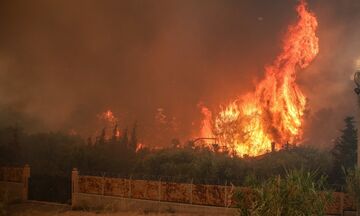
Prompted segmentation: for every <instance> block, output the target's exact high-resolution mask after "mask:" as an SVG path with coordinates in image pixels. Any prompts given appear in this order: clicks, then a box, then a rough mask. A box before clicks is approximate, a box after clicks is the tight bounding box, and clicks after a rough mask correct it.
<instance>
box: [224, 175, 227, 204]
mask: <svg viewBox="0 0 360 216" xmlns="http://www.w3.org/2000/svg"><path fill="white" fill-rule="evenodd" d="M226 188H227V180H226V181H225V187H224V192H225V196H224V206H225V208H227V190H226Z"/></svg>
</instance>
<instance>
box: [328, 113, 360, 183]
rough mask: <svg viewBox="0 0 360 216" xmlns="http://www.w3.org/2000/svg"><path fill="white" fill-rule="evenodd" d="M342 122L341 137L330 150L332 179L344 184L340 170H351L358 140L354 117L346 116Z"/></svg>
mask: <svg viewBox="0 0 360 216" xmlns="http://www.w3.org/2000/svg"><path fill="white" fill-rule="evenodd" d="M344 121H345V128H344V129H343V130H341V132H342V135H341V136H340V137H338V138H337V139H336V140H335V146H334V148H333V149H332V150H331V153H332V156H333V160H334V165H333V175H334V176H333V178H334V181H335V182H336V183H344V182H345V178H344V177H345V176H344V174H343V172H342V168H345V169H353V168H354V166H355V165H356V158H357V157H356V156H357V139H358V138H357V129H356V128H355V126H354V123H355V121H354V117H351V116H348V117H346V118H345V119H344Z"/></svg>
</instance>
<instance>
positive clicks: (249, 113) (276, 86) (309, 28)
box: [201, 1, 319, 156]
mask: <svg viewBox="0 0 360 216" xmlns="http://www.w3.org/2000/svg"><path fill="white" fill-rule="evenodd" d="M296 10H297V13H298V21H297V23H296V24H294V25H291V26H289V28H288V31H287V34H286V36H285V39H284V41H283V49H282V52H281V53H280V55H279V56H277V58H276V59H275V61H274V62H273V64H272V65H270V66H267V67H266V68H265V78H264V79H263V80H262V81H261V82H260V83H259V84H258V85H257V86H256V89H255V92H253V93H249V94H247V95H245V96H242V97H239V98H237V99H236V100H234V101H233V102H231V103H230V104H229V105H227V106H225V107H222V108H221V111H220V112H219V113H218V114H217V115H216V116H214V119H213V125H212V130H211V132H209V129H208V128H205V129H204V128H202V130H201V132H202V133H201V136H203V137H216V138H217V140H218V142H219V143H218V144H220V146H221V149H226V151H229V152H230V153H232V154H235V155H238V156H244V155H249V156H255V155H260V154H263V153H266V152H268V151H270V150H271V145H272V143H276V148H280V147H281V146H282V145H283V144H285V143H292V144H294V143H296V142H298V141H300V140H301V137H302V134H303V132H302V126H303V116H304V111H305V106H306V98H305V96H304V94H303V93H302V92H301V90H300V88H299V87H298V85H297V84H296V82H295V78H296V71H297V70H299V69H303V68H306V67H307V66H308V65H309V64H310V63H311V62H312V60H313V59H314V58H315V56H316V55H317V53H318V52H319V45H318V38H317V36H316V34H315V31H316V28H317V25H318V23H317V20H316V17H315V15H314V14H313V13H311V12H309V11H308V10H307V5H306V3H305V1H300V3H299V5H298V6H297V8H296ZM204 109H205V108H202V112H203V114H204V112H205V113H206V114H204V117H205V118H207V119H204V120H203V125H204V126H206V127H208V126H207V124H204V123H209V122H211V121H212V119H210V118H211V116H212V115H211V112H210V111H209V110H204Z"/></svg>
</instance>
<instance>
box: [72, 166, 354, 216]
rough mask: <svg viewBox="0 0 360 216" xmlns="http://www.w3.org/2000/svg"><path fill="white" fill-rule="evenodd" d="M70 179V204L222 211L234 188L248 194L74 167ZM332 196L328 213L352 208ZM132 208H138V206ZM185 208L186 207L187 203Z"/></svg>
mask: <svg viewBox="0 0 360 216" xmlns="http://www.w3.org/2000/svg"><path fill="white" fill-rule="evenodd" d="M72 179H73V180H72V189H73V193H72V198H73V200H72V205H73V207H79V206H82V205H87V206H96V205H100V204H101V205H107V204H111V203H112V201H115V200H117V202H120V203H122V204H121V205H122V208H123V207H124V206H125V207H126V206H127V205H128V204H126V203H127V202H129V199H131V200H135V199H136V200H143V201H145V200H146V201H152V205H153V206H156V205H158V204H156V205H155V203H156V202H157V203H177V204H186V205H191V206H194V205H198V206H206V207H221V209H222V211H224V209H232V208H233V207H236V202H235V199H234V194H235V191H236V190H241V191H242V192H243V193H245V194H248V195H249V196H248V197H251V190H250V189H249V188H244V187H235V186H233V185H232V186H227V185H203V184H191V183H187V184H185V183H174V182H164V181H161V180H158V181H148V180H136V179H131V178H130V179H124V178H109V177H102V176H86V175H79V172H78V170H76V169H74V170H73V172H72ZM333 199H334V202H333V203H332V204H331V205H328V206H327V214H329V215H343V214H344V212H345V211H353V210H355V209H356V208H355V203H354V202H353V199H352V198H351V197H350V196H349V195H347V194H345V193H342V192H334V193H333ZM119 200H120V201H119ZM124 203H125V204H124ZM145 203H149V202H145ZM150 203H151V202H150ZM112 204H113V203H112ZM149 205H151V204H149ZM136 208H139V206H137V207H136ZM186 208H190V207H189V206H187V207H186ZM212 211H213V210H212ZM228 211H231V210H228Z"/></svg>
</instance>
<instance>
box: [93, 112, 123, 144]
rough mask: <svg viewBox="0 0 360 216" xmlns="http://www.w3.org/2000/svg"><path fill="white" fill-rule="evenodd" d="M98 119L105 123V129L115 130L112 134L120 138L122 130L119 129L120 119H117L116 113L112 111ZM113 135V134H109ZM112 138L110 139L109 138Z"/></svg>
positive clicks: (104, 113)
mask: <svg viewBox="0 0 360 216" xmlns="http://www.w3.org/2000/svg"><path fill="white" fill-rule="evenodd" d="M98 119H99V120H102V121H104V122H105V128H108V130H114V131H112V133H113V134H114V135H115V136H116V137H120V130H119V129H118V127H117V124H118V118H117V117H115V115H114V113H113V112H112V111H111V110H107V111H105V112H103V113H101V114H99V115H98ZM108 134H111V133H108ZM107 138H110V137H107Z"/></svg>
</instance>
